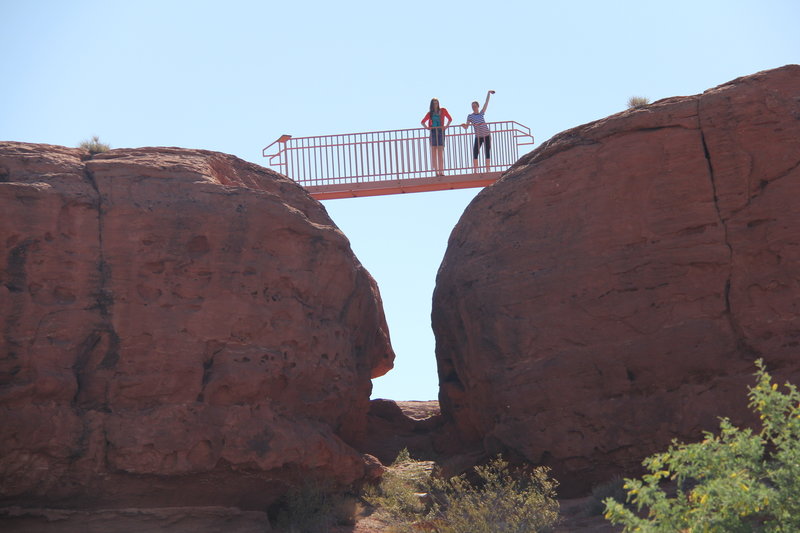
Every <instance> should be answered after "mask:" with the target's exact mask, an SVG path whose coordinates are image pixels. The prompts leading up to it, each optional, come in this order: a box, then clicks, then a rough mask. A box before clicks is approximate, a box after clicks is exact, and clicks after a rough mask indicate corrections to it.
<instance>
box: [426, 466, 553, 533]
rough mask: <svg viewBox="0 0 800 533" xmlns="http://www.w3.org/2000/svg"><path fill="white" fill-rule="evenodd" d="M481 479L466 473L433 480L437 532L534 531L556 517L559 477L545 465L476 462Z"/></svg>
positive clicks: (433, 520) (433, 519) (545, 528)
mask: <svg viewBox="0 0 800 533" xmlns="http://www.w3.org/2000/svg"><path fill="white" fill-rule="evenodd" d="M475 472H476V474H477V475H478V478H479V479H480V481H479V482H478V483H477V484H472V483H470V482H469V481H467V478H466V476H464V475H462V476H458V477H453V478H450V479H436V478H434V479H433V481H432V488H433V491H434V494H435V500H436V503H435V504H434V506H433V509H432V510H431V513H430V517H431V520H430V522H429V523H430V524H431V525H433V526H434V528H435V529H434V530H435V531H436V532H437V533H495V532H498V531H502V532H506V533H533V532H540V531H549V530H550V528H551V527H552V526H553V525H554V524H555V523H556V522H557V521H558V510H559V506H558V501H557V500H556V494H555V488H556V486H557V485H558V483H557V482H556V481H555V480H553V479H551V478H550V477H549V471H548V469H546V468H542V467H540V468H536V469H533V470H530V471H528V472H527V473H522V472H517V473H515V474H512V473H511V472H510V471H509V469H508V463H506V462H505V461H503V460H502V458H500V457H498V458H496V459H494V460H493V461H491V462H490V463H489V464H487V465H486V466H476V467H475Z"/></svg>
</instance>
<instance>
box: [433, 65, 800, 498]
mask: <svg viewBox="0 0 800 533" xmlns="http://www.w3.org/2000/svg"><path fill="white" fill-rule="evenodd" d="M798 97H800V67H798V66H787V67H784V68H781V69H776V70H774V71H768V72H763V73H759V74H756V75H753V76H749V77H745V78H741V79H737V80H734V81H732V82H730V83H728V84H725V85H722V86H720V87H717V88H715V89H711V90H709V91H707V92H705V93H704V94H702V95H697V96H691V97H679V98H671V99H667V100H663V101H660V102H656V103H654V104H652V105H650V106H647V107H646V108H643V109H639V110H630V111H626V112H623V113H620V114H618V115H614V116H612V117H609V118H607V119H605V120H601V121H598V122H594V123H591V124H587V125H584V126H580V127H577V128H575V129H572V130H569V131H566V132H564V133H562V134H559V135H557V136H555V137H554V138H553V139H551V140H550V141H548V142H547V143H545V144H544V145H542V146H541V147H540V148H538V149H537V150H535V151H534V152H532V153H530V154H528V155H527V156H525V157H523V158H522V159H521V160H520V161H519V162H518V163H517V164H516V165H515V166H514V167H512V169H510V170H509V172H508V173H507V174H506V175H505V176H504V177H503V178H502V179H501V180H500V181H498V182H497V183H496V184H495V185H493V186H491V187H488V188H486V189H485V190H484V191H482V192H481V193H480V194H479V195H478V196H477V197H476V198H475V200H474V201H473V202H472V204H471V205H470V206H469V207H468V208H467V210H466V212H465V213H464V215H463V216H462V218H461V220H460V221H459V223H458V225H457V227H456V228H455V230H454V231H453V233H452V236H451V239H450V242H449V246H448V250H447V253H446V255H445V258H444V261H443V263H442V266H441V268H440V271H439V274H438V278H437V286H436V291H435V295H434V307H433V325H434V332H435V334H436V338H437V348H436V356H437V360H438V367H439V376H440V382H441V391H440V402H441V406H442V413H443V416H444V417H445V419H446V420H450V421H451V422H452V423H453V424H455V426H456V427H457V429H458V431H459V433H460V435H461V436H462V438H463V439H464V441H465V442H471V443H473V444H475V445H477V446H480V447H482V448H483V449H484V450H485V451H486V452H487V453H496V452H499V451H505V452H506V453H512V454H514V453H516V454H519V455H521V456H523V457H524V458H526V459H528V460H531V461H534V462H539V463H545V464H549V465H551V466H553V468H554V474H555V476H556V477H557V478H558V479H559V480H560V481H561V482H562V486H563V489H564V490H563V491H564V492H565V493H569V492H573V491H577V490H582V489H585V488H587V486H588V485H590V484H591V483H592V482H593V481H595V480H602V479H603V478H604V477H605V476H607V475H608V474H610V473H612V472H619V471H621V470H623V471H624V470H627V471H629V472H630V471H631V470H632V469H635V468H636V467H637V466H638V465H639V462H640V461H641V459H642V458H643V457H644V456H646V455H648V454H650V453H652V452H654V451H657V450H661V449H663V448H665V447H666V446H667V445H668V444H669V442H670V440H671V439H673V438H679V439H684V440H695V439H697V438H698V437H699V435H700V431H701V430H702V429H708V430H713V429H715V428H717V426H718V423H717V416H721V415H725V416H732V417H734V419H736V420H743V419H746V417H747V413H748V410H747V408H746V399H745V394H746V392H747V391H746V387H747V385H750V384H752V376H751V375H752V373H753V372H754V366H753V361H754V360H755V359H756V358H757V357H763V358H764V359H765V361H766V362H767V365H768V367H769V368H770V369H772V370H773V371H774V373H775V375H776V376H778V377H780V378H781V379H782V378H787V377H788V378H792V380H793V381H795V382H800V356H798V353H800V352H798V345H799V344H800V303H798V302H800V282H799V281H798V280H800V209H797V206H796V205H795V204H796V200H797V198H798V197H800V167H799V166H798V165H799V164H800V141H799V140H800V101H799V100H798Z"/></svg>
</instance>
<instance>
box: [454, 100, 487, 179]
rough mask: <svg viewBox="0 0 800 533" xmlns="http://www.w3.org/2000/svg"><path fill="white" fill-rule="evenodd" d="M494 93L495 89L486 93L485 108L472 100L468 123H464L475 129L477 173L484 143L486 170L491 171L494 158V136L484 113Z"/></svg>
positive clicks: (474, 165) (474, 166)
mask: <svg viewBox="0 0 800 533" xmlns="http://www.w3.org/2000/svg"><path fill="white" fill-rule="evenodd" d="M493 94H494V91H489V92H487V93H486V101H485V102H484V103H483V109H481V110H480V111H478V102H472V113H470V114H469V115H467V122H466V124H462V125H461V127H462V128H464V129H467V128H469V125H470V124H472V127H473V128H474V130H475V142H474V143H473V145H472V167H473V168H474V169H475V173H476V174H477V173H478V154H479V153H480V151H481V145H483V153H484V155H485V156H486V172H489V166H490V160H491V159H492V136H491V134H490V133H489V125H488V124H486V119H485V118H484V117H483V114H484V113H486V108H487V107H489V97H491V96H492V95H493Z"/></svg>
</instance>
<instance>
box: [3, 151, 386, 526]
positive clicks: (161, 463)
mask: <svg viewBox="0 0 800 533" xmlns="http://www.w3.org/2000/svg"><path fill="white" fill-rule="evenodd" d="M0 206H1V208H2V223H1V224H0V250H1V253H2V256H1V257H2V260H1V261H0V318H2V327H3V331H2V337H0V343H2V344H1V345H0V505H3V504H4V505H24V506H30V505H50V506H62V507H63V506H67V507H76V508H79V507H89V506H91V507H101V506H112V507H114V506H117V507H118V506H124V507H147V506H159V507H162V506H186V505H188V506H202V505H214V506H233V507H238V508H243V509H257V510H264V509H265V508H266V507H265V506H266V505H267V504H269V503H270V502H272V501H273V500H274V499H275V498H276V497H277V496H278V495H280V494H281V493H282V492H283V491H284V490H285V484H286V483H288V482H291V481H292V480H296V479H297V478H300V477H308V476H309V475H314V476H319V477H324V478H326V479H327V480H329V481H333V482H336V483H341V484H347V483H351V482H354V481H356V480H358V479H359V478H361V477H362V476H363V475H364V460H363V458H362V456H361V454H360V453H359V452H357V451H356V449H355V448H354V447H353V446H358V445H359V444H360V442H361V441H362V440H363V438H364V432H365V431H366V424H367V412H368V410H369V395H370V391H371V378H372V377H376V376H378V375H381V374H383V373H385V372H386V371H388V369H389V368H391V365H392V360H393V357H394V356H393V353H392V350H391V347H390V345H389V338H388V332H387V327H386V323H385V319H384V315H383V310H382V304H381V301H380V297H379V294H378V290H377V287H376V285H375V283H374V280H373V279H372V278H371V277H370V275H369V274H368V273H367V272H366V271H365V269H364V268H363V267H362V266H361V265H360V263H359V262H358V261H357V259H356V258H355V257H354V255H353V253H352V251H351V250H350V246H349V243H348V241H347V239H346V238H345V236H344V235H343V234H342V233H341V232H340V231H339V230H338V229H337V228H336V227H335V226H334V224H333V223H332V222H331V220H330V218H329V217H328V215H327V213H326V212H325V210H324V208H323V207H322V206H321V205H320V204H319V203H318V202H316V201H315V200H313V199H311V198H310V197H309V196H308V195H307V194H306V193H305V192H304V191H303V189H301V188H300V187H299V186H297V185H296V184H294V183H293V182H292V181H291V180H289V179H287V178H285V177H282V176H280V175H278V174H276V173H274V172H272V171H269V170H266V169H263V168H261V167H258V166H256V165H252V164H249V163H246V162H244V161H241V160H239V159H237V158H235V157H232V156H228V155H225V154H220V153H214V152H206V151H199V150H184V149H177V148H142V149H133V150H113V151H110V152H107V153H104V154H99V155H96V156H94V157H91V156H90V155H89V154H88V153H87V152H85V151H82V150H77V149H69V148H63V147H56V146H48V145H32V144H23V143H9V142H5V143H0Z"/></svg>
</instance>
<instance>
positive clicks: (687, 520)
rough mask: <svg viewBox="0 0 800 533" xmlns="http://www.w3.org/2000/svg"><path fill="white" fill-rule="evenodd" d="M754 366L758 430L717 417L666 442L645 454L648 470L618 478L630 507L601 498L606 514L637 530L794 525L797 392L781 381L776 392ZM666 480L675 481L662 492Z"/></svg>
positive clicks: (797, 519)
mask: <svg viewBox="0 0 800 533" xmlns="http://www.w3.org/2000/svg"><path fill="white" fill-rule="evenodd" d="M756 366H757V368H758V370H757V372H756V374H755V375H756V381H757V383H756V386H755V387H753V388H750V389H749V394H748V397H749V399H750V403H749V406H750V408H752V409H754V411H755V412H756V413H757V414H759V417H760V419H761V426H762V429H761V431H760V432H758V433H755V432H754V431H753V430H751V429H739V428H737V427H734V426H733V425H732V424H731V422H730V421H729V420H728V419H722V420H721V422H720V432H719V435H714V434H712V433H709V432H706V433H705V434H704V435H705V438H704V440H703V441H702V442H699V443H694V444H681V443H677V442H673V444H672V446H670V448H669V449H668V451H666V452H664V453H659V454H656V455H653V456H651V457H649V458H647V459H645V461H644V465H645V467H646V468H647V469H648V470H649V471H650V472H651V473H650V474H648V475H645V476H643V478H642V480H634V479H626V484H625V488H626V489H627V493H628V495H627V499H628V501H629V502H631V503H632V504H634V505H635V507H636V509H637V510H638V512H633V511H631V510H629V509H626V508H625V506H624V505H623V504H622V503H620V502H619V501H616V500H614V499H611V498H609V499H607V500H606V502H605V503H606V515H605V516H606V518H607V519H608V520H610V521H611V522H613V523H614V524H622V525H624V526H625V527H624V532H633V531H637V532H641V533H648V532H667V531H669V532H687V533H698V532H704V533H706V532H707V533H715V532H719V533H722V532H725V533H730V532H749V531H763V532H787V533H788V532H796V531H800V393H799V392H798V391H797V388H796V387H795V386H794V385H792V384H789V383H787V384H786V385H785V386H784V387H785V389H786V392H781V391H780V390H779V388H778V385H777V384H776V383H772V378H771V377H770V375H769V374H768V373H767V372H766V369H765V367H764V363H763V361H761V360H758V361H756ZM668 482H672V483H675V484H676V487H675V488H674V489H673V490H672V491H670V494H668V493H667V492H666V491H665V490H664V485H665V483H668Z"/></svg>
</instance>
